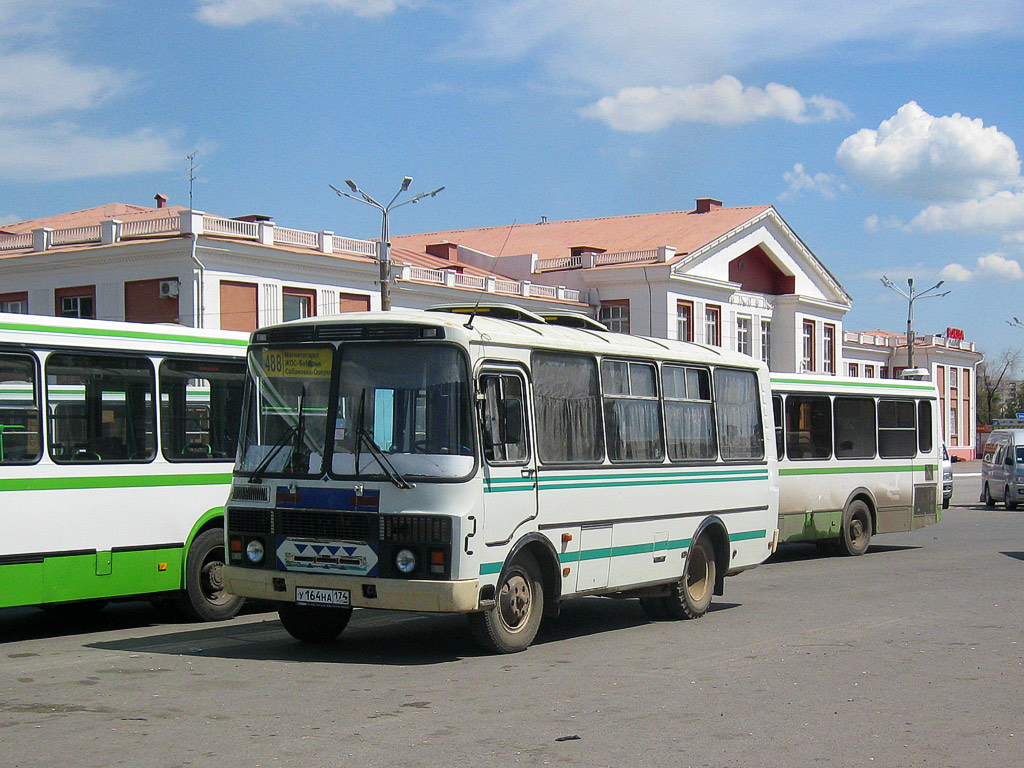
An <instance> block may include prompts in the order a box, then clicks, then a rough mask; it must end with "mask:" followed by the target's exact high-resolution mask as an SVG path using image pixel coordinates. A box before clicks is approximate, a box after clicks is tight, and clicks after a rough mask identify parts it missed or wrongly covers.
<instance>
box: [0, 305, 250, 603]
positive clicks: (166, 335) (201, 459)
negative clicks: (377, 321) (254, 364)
mask: <svg viewBox="0 0 1024 768" xmlns="http://www.w3.org/2000/svg"><path fill="white" fill-rule="evenodd" d="M246 342H247V336H246V335H245V334H240V333H230V332H225V331H196V330H193V329H190V328H178V327H173V326H157V325H139V324H134V323H114V322H97V321H90V320H77V319H64V318H47V317H38V316H34V315H17V314H0V530H3V532H4V535H3V537H2V539H0V607H12V606H24V605H41V606H53V605H66V604H75V605H78V606H83V607H85V606H88V607H95V606H99V605H102V604H103V603H104V602H105V601H107V600H110V599H113V598H123V597H136V596H145V597H147V598H154V599H156V598H164V597H169V596H173V597H175V598H177V601H178V603H179V604H180V606H181V607H182V608H183V609H184V610H185V611H186V613H188V614H189V615H191V616H193V617H196V618H201V619H223V618H228V617H230V616H233V615H234V614H235V613H237V611H238V609H239V607H240V605H241V602H242V600H241V598H239V597H236V596H234V595H231V594H229V593H227V592H225V591H224V589H223V583H222V578H221V569H222V564H223V560H224V538H223V537H224V528H223V514H224V512H223V505H224V501H225V500H226V498H227V495H228V488H229V486H230V482H231V468H230V464H231V463H232V462H233V461H234V459H235V448H236V445H237V441H238V431H239V421H240V418H241V410H242V398H243V392H244V386H245V348H246Z"/></svg>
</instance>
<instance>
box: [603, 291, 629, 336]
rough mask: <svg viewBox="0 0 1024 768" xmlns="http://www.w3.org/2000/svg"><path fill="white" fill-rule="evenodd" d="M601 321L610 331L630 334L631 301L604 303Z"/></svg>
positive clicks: (618, 300)
mask: <svg viewBox="0 0 1024 768" xmlns="http://www.w3.org/2000/svg"><path fill="white" fill-rule="evenodd" d="M600 319H601V322H602V323H604V324H605V327H606V328H608V330H609V331H614V332H615V333H629V299H613V300H611V301H602V302H601V314H600Z"/></svg>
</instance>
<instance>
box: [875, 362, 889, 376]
mask: <svg viewBox="0 0 1024 768" xmlns="http://www.w3.org/2000/svg"><path fill="white" fill-rule="evenodd" d="M878 378H880V379H888V378H889V366H887V365H883V366H882V367H881V368H879V369H878Z"/></svg>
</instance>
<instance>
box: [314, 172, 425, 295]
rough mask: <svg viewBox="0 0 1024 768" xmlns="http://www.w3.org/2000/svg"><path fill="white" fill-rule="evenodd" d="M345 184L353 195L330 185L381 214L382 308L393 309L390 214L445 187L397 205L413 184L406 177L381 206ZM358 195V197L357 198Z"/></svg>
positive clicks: (421, 193) (353, 185)
mask: <svg viewBox="0 0 1024 768" xmlns="http://www.w3.org/2000/svg"><path fill="white" fill-rule="evenodd" d="M345 183H346V184H347V185H348V188H349V189H351V190H352V194H349V193H348V192H342V191H341V190H340V189H338V188H337V187H336V186H334V185H333V184H328V185H327V186H329V187H330V188H331V189H333V190H334V191H335V192H336V193H337V194H338V196H339V197H347V198H349V199H351V200H356V201H358V202H360V203H365V204H366V205H369V206H371V207H373V208H376V209H377V210H378V211H380V213H381V217H382V221H381V232H380V243H379V244H378V245H377V261H378V263H379V264H380V308H381V309H382V310H384V311H387V310H390V309H391V233H390V230H389V229H388V214H390V213H391V211H393V210H394V209H395V208H401V207H402V206H403V205H407V204H408V203H418V202H419V201H420V200H422V199H423V198H424V197H433V196H434V195H436V194H437V193H438V192H440V191H441V190H442V189H444V187H438V188H437V189H435V190H434V191H433V192H420V193H419V194H418V195H413V196H412V197H410V198H409V199H408V200H403V201H402V202H400V203H398V205H395V201H396V200H397V199H398V196H399V195H401V194H402V193H403V192H408V191H409V185H410V184H412V176H406V177H405V178H404V179H402V186H401V187H400V188H399V190H398V191H397V192H395V196H394V197H392V198H391V202H390V203H388V204H387V205H381V204H380V203H378V202H377V201H376V200H374V199H373V198H372V197H370V196H369V195H368V194H366V193H365V192H363V190H361V189H360V188H359V187H358V186H357V185H356V183H355V182H354V181H352V179H345ZM356 195H358V197H356Z"/></svg>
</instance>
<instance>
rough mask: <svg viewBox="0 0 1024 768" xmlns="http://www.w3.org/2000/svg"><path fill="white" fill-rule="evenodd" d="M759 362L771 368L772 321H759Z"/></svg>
mask: <svg viewBox="0 0 1024 768" xmlns="http://www.w3.org/2000/svg"><path fill="white" fill-rule="evenodd" d="M761 360H762V361H763V362H764V364H765V365H767V366H768V367H769V368H771V367H772V321H771V320H762V321H761Z"/></svg>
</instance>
